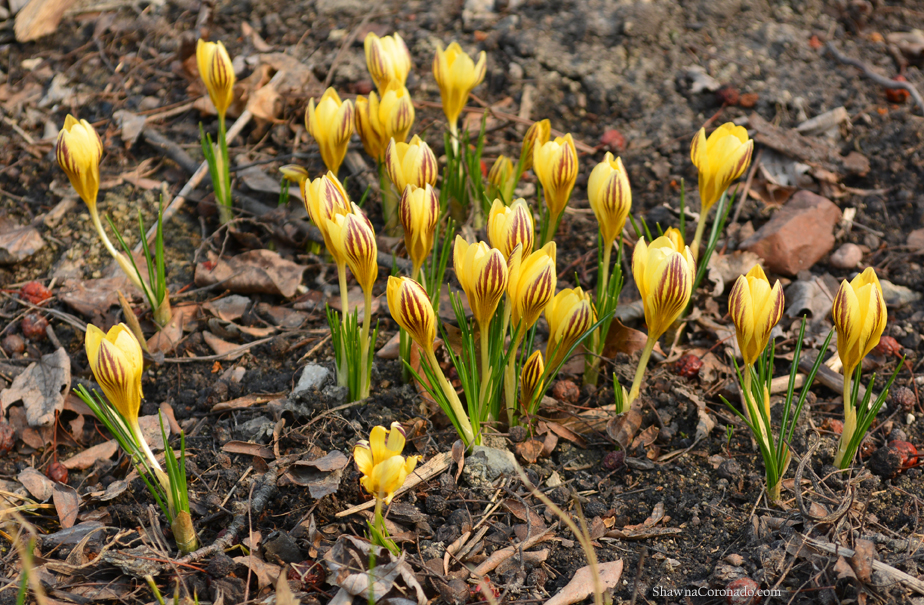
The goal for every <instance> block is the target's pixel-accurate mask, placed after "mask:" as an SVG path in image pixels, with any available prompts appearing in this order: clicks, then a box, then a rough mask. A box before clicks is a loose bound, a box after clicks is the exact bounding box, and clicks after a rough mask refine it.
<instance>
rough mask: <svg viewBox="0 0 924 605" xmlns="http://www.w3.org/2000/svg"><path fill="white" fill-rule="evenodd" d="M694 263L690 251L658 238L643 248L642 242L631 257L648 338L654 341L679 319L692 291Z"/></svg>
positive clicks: (668, 239)
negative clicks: (681, 249) (679, 248)
mask: <svg viewBox="0 0 924 605" xmlns="http://www.w3.org/2000/svg"><path fill="white" fill-rule="evenodd" d="M695 270H696V269H695V262H694V261H693V255H692V253H691V252H690V248H689V247H684V249H683V252H678V251H677V249H676V241H674V240H672V239H671V238H670V237H667V236H661V237H659V238H657V239H656V240H654V241H653V242H651V244H646V243H645V239H644V238H642V239H640V240H639V241H638V243H637V244H636V245H635V252H634V253H633V255H632V274H633V275H634V276H635V285H636V286H637V287H638V290H639V293H640V294H641V296H642V305H643V306H644V309H645V322H646V323H647V324H648V336H649V338H650V339H651V338H653V339H655V340H657V339H658V338H660V337H661V335H662V334H664V332H666V331H667V328H668V327H670V325H671V324H672V323H674V321H676V320H677V318H678V317H680V313H682V312H683V309H684V308H685V307H686V306H687V303H688V302H689V300H690V294H691V293H692V291H693V276H694V273H695Z"/></svg>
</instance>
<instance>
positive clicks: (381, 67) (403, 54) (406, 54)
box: [364, 32, 411, 94]
mask: <svg viewBox="0 0 924 605" xmlns="http://www.w3.org/2000/svg"><path fill="white" fill-rule="evenodd" d="M364 46H365V49H366V67H367V68H368V69H369V75H371V76H372V81H373V82H375V86H376V88H378V89H379V93H380V94H385V93H384V91H385V89H386V88H388V85H389V84H390V83H392V82H397V83H398V84H399V85H400V86H404V85H405V83H406V82H407V74H408V73H409V72H410V71H411V53H410V51H408V49H407V45H406V44H405V43H404V40H402V39H401V36H400V35H398V34H397V33H395V34H392V35H391V36H382V37H381V38H380V37H378V36H377V35H376V34H375V33H373V32H369V33H368V34H366V40H365V44H364Z"/></svg>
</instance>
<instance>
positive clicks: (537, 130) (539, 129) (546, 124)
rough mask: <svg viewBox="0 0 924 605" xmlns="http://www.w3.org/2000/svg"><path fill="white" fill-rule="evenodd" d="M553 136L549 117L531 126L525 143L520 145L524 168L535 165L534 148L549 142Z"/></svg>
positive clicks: (521, 160) (524, 140)
mask: <svg viewBox="0 0 924 605" xmlns="http://www.w3.org/2000/svg"><path fill="white" fill-rule="evenodd" d="M551 136H552V123H551V122H550V121H549V120H548V119H545V120H539V121H538V122H536V123H534V124H533V125H532V126H530V127H529V130H527V131H526V135H525V136H524V137H523V145H522V146H521V147H520V162H522V164H523V170H529V169H530V168H532V167H533V150H534V149H535V148H536V147H542V146H543V145H545V144H546V143H548V142H549V137H551Z"/></svg>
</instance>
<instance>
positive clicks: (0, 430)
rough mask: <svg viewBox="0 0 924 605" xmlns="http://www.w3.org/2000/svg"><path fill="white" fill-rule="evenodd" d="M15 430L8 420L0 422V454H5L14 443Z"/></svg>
mask: <svg viewBox="0 0 924 605" xmlns="http://www.w3.org/2000/svg"><path fill="white" fill-rule="evenodd" d="M15 440H16V431H14V430H13V427H12V426H10V424H9V423H8V422H0V454H6V453H7V452H9V451H10V450H12V449H13V445H14V444H15V443H16V441H15Z"/></svg>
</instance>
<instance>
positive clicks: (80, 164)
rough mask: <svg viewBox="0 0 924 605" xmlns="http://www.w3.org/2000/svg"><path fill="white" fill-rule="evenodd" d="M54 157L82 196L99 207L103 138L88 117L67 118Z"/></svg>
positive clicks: (88, 203)
mask: <svg viewBox="0 0 924 605" xmlns="http://www.w3.org/2000/svg"><path fill="white" fill-rule="evenodd" d="M55 157H56V158H57V160H58V165H59V166H61V170H63V171H64V173H65V174H66V175H67V178H68V179H70V181H71V185H73V186H74V189H76V190H77V194H78V195H79V196H80V198H81V199H82V200H83V201H84V202H85V203H86V205H87V206H89V207H90V209H91V210H93V211H95V210H96V196H97V195H98V194H99V161H100V159H101V158H102V157H103V142H102V141H101V140H100V138H99V135H98V134H96V130H94V129H93V126H91V125H90V123H89V122H87V121H86V120H79V121H78V120H77V118H75V117H74V116H72V115H71V114H67V117H66V118H65V119H64V128H62V129H61V132H59V133H58V141H57V143H56V145H55Z"/></svg>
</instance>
